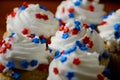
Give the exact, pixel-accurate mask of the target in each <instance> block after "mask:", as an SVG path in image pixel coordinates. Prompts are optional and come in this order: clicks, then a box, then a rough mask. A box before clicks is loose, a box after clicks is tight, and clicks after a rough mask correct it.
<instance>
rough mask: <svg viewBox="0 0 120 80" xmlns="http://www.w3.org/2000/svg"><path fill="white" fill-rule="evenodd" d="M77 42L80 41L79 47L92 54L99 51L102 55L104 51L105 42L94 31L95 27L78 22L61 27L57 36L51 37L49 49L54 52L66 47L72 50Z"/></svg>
mask: <svg viewBox="0 0 120 80" xmlns="http://www.w3.org/2000/svg"><path fill="white" fill-rule="evenodd" d="M76 40H79V41H80V43H79V42H78V43H79V45H80V46H84V47H86V49H87V50H88V51H90V52H93V51H97V52H98V53H102V52H103V51H104V47H103V46H104V42H103V40H102V39H101V37H100V36H99V35H98V34H97V32H96V31H95V30H94V25H93V24H90V25H87V24H85V23H81V22H80V21H78V20H75V21H73V22H70V23H66V25H65V26H64V25H62V26H60V27H59V30H58V31H57V32H56V34H55V36H53V37H51V44H50V45H49V48H51V49H53V50H57V49H58V50H63V49H64V48H65V47H66V48H70V47H71V46H72V45H74V43H75V41H76ZM97 42H98V43H101V44H99V45H98V44H96V43H97ZM78 43H77V44H78ZM63 46H64V48H63Z"/></svg>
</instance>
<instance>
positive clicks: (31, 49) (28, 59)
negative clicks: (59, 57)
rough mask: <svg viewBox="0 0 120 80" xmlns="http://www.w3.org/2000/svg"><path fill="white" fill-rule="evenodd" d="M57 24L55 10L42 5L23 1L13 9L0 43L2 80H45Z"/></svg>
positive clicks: (0, 79)
mask: <svg viewBox="0 0 120 80" xmlns="http://www.w3.org/2000/svg"><path fill="white" fill-rule="evenodd" d="M58 26H59V24H58V21H57V20H56V19H55V17H54V15H53V13H52V12H50V11H48V10H47V9H46V8H45V7H44V6H42V5H39V4H28V3H26V2H24V3H23V5H22V6H21V7H17V8H14V10H13V12H11V13H10V14H9V15H8V16H7V21H6V29H7V30H6V32H5V34H4V36H3V38H4V39H3V40H2V41H1V42H0V46H1V47H0V80H46V78H47V76H48V68H49V64H50V52H49V50H48V46H47V45H48V43H50V37H51V36H52V35H54V34H55V32H56V31H57V28H58ZM48 31H49V33H48Z"/></svg>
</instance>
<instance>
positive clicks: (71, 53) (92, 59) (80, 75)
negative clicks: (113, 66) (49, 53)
mask: <svg viewBox="0 0 120 80" xmlns="http://www.w3.org/2000/svg"><path fill="white" fill-rule="evenodd" d="M78 43H80V41H76V42H75V45H74V46H72V47H70V48H69V49H66V47H65V46H63V48H64V50H61V51H60V50H58V51H56V52H55V56H54V59H53V61H52V62H51V64H50V67H49V76H48V78H47V80H55V79H57V80H79V79H81V80H97V79H98V80H99V79H101V78H102V79H103V80H104V79H105V77H104V75H103V70H104V68H105V67H104V66H103V65H99V60H98V58H99V53H96V52H89V51H87V50H86V49H85V47H81V46H80V45H78ZM104 58H105V56H104ZM106 58H108V57H106ZM53 76H54V77H53Z"/></svg>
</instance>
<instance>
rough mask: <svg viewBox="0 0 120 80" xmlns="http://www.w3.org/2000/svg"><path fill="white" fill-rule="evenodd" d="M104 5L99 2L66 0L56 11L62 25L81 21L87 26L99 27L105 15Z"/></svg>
mask: <svg viewBox="0 0 120 80" xmlns="http://www.w3.org/2000/svg"><path fill="white" fill-rule="evenodd" d="M103 9H104V5H103V4H99V0H66V1H62V2H61V4H60V5H59V6H58V8H57V11H56V15H55V16H56V18H57V19H58V20H59V21H60V24H65V23H66V22H70V21H71V20H74V19H76V18H77V19H79V20H80V21H82V22H85V23H87V24H95V25H97V24H98V23H99V22H101V21H102V16H103V15H105V12H104V10H103Z"/></svg>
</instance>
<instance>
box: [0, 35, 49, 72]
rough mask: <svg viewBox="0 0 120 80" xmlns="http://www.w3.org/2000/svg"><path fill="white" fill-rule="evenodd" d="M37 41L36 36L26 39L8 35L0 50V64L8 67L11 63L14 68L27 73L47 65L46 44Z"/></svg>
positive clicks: (47, 53)
mask: <svg viewBox="0 0 120 80" xmlns="http://www.w3.org/2000/svg"><path fill="white" fill-rule="evenodd" d="M38 40H39V38H38V37H37V36H36V37H34V38H28V37H25V36H22V35H20V34H13V35H10V36H9V37H8V38H6V39H5V40H4V43H3V44H2V46H1V48H0V51H1V52H0V63H2V65H4V66H5V67H8V66H7V65H8V63H9V62H12V63H13V64H14V68H16V69H22V70H29V71H31V70H33V69H36V68H37V67H38V66H39V64H43V63H45V64H48V59H47V57H48V55H49V52H48V51H46V44H45V43H43V44H41V43H40V42H38ZM24 62H25V63H24ZM34 62H35V64H34ZM8 68H9V67H8Z"/></svg>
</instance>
